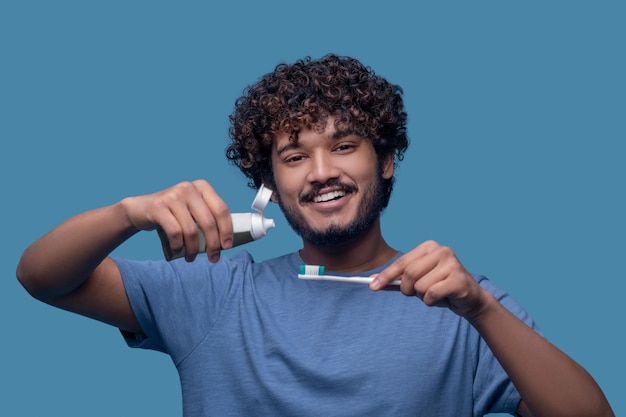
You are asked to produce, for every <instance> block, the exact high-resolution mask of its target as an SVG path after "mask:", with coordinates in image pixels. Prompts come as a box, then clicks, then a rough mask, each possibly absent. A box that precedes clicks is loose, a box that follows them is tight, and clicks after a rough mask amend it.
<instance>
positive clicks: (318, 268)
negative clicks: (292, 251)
mask: <svg viewBox="0 0 626 417" xmlns="http://www.w3.org/2000/svg"><path fill="white" fill-rule="evenodd" d="M300 274H302V275H317V276H319V275H324V267H323V266H322V265H300Z"/></svg>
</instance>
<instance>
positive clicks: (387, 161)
mask: <svg viewBox="0 0 626 417" xmlns="http://www.w3.org/2000/svg"><path fill="white" fill-rule="evenodd" d="M394 168H395V165H394V153H393V152H391V153H388V154H387V155H385V156H383V178H384V179H386V180H388V179H389V178H391V177H393V171H394Z"/></svg>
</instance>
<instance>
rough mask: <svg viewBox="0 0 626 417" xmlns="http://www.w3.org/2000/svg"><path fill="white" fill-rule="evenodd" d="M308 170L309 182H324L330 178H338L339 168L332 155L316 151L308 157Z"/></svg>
mask: <svg viewBox="0 0 626 417" xmlns="http://www.w3.org/2000/svg"><path fill="white" fill-rule="evenodd" d="M310 158H311V159H310V168H311V169H310V171H309V174H308V176H307V180H308V181H309V182H311V183H316V182H318V183H322V184H323V183H325V182H327V181H328V180H330V179H334V178H339V173H340V168H339V166H338V164H337V163H336V161H334V160H333V157H332V155H330V154H328V153H327V152H317V153H315V154H314V155H312V156H311V157H310Z"/></svg>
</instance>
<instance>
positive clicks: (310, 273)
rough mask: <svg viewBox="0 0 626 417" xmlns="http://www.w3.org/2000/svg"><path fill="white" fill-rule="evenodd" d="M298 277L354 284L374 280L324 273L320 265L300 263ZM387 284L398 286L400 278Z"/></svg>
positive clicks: (367, 282)
mask: <svg viewBox="0 0 626 417" xmlns="http://www.w3.org/2000/svg"><path fill="white" fill-rule="evenodd" d="M298 278H300V279H307V280H312V281H338V282H352V283H356V284H369V283H370V282H372V281H373V280H374V278H372V277H342V276H337V275H325V274H324V266H322V265H300V273H299V274H298ZM388 285H394V286H400V280H399V279H397V280H395V281H391V282H390V283H389V284H388Z"/></svg>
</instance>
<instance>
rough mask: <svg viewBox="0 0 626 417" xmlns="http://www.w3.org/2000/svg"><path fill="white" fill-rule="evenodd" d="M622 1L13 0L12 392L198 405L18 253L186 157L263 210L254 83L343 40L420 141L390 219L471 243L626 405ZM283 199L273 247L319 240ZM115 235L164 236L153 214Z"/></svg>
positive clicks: (91, 401) (6, 57)
mask: <svg viewBox="0 0 626 417" xmlns="http://www.w3.org/2000/svg"><path fill="white" fill-rule="evenodd" d="M209 3H213V4H209ZM625 12H626V8H625V6H624V3H623V2H618V1H597V2H591V1H573V0H572V1H542V2H538V1H535V2H533V1H531V2H512V1H476V2H468V1H441V2H408V1H406V2H401V1H394V0H387V1H376V2H369V1H363V0H361V1H340V0H334V1H326V0H323V1H316V2H295V1H281V2H276V1H265V2H253V1H248V2H242V1H230V2H197V1H193V2H161V1H123V2H122V1H108V2H93V1H92V2H89V1H63V0H62V1H55V2H48V1H21V2H17V1H5V2H2V4H1V5H0V48H1V49H0V137H1V143H2V146H1V151H0V163H1V165H0V170H1V172H0V173H1V175H0V178H1V180H0V181H2V190H3V191H2V194H3V197H2V205H1V210H2V216H1V221H2V227H1V228H0V230H1V232H2V235H3V238H2V243H0V245H2V246H1V248H2V251H1V258H0V259H1V262H0V268H1V272H2V274H1V276H2V279H1V280H0V320H1V322H0V324H1V327H0V328H1V329H2V333H1V334H0V352H1V356H0V358H1V361H2V362H1V363H2V365H1V368H0V385H1V389H0V415H3V416H46V415H62V416H65V417H71V416H81V417H83V416H131V415H140V416H144V415H158V416H177V415H181V399H180V389H179V384H178V377H177V375H176V371H175V368H174V366H173V365H172V363H171V362H170V360H169V358H168V357H167V356H165V355H163V354H160V353H154V352H147V351H141V350H131V349H128V348H127V347H126V346H125V344H124V342H123V341H122V339H121V337H120V336H119V334H118V331H117V330H116V329H114V328H111V327H108V326H106V325H104V324H100V323H97V322H93V321H91V320H89V319H86V318H83V317H80V316H76V315H72V314H70V313H67V312H64V311H61V310H56V309H54V308H52V307H49V306H47V305H45V304H42V303H39V302H37V301H35V300H34V299H32V298H30V297H29V296H28V294H27V293H26V292H25V291H24V290H23V289H22V288H21V287H20V286H19V284H18V283H17V281H16V279H15V267H16V265H17V262H18V260H19V257H20V255H21V252H22V251H23V250H24V249H25V248H26V247H27V246H28V245H29V244H30V243H31V242H32V241H34V240H35V239H37V238H38V237H39V236H40V235H42V234H43V233H45V232H46V231H48V230H49V229H51V228H52V227H54V226H55V225H57V224H58V223H60V222H61V221H63V220H64V219H66V218H68V217H70V216H72V215H75V214H77V213H79V212H82V211H85V210H88V209H90V208H95V207H99V206H103V205H107V204H111V203H114V202H116V201H118V200H120V199H122V198H124V197H126V196H129V195H136V194H143V193H150V192H154V191H158V190H160V189H163V188H165V187H168V186H170V185H173V184H175V183H176V182H179V181H181V180H193V179H197V178H206V179H207V180H209V181H210V182H212V184H213V185H214V186H215V188H216V189H217V190H218V191H219V192H220V193H221V194H222V196H223V197H224V199H225V200H226V201H227V202H228V203H229V204H230V206H231V208H232V209H233V210H234V211H247V210H248V209H249V205H250V203H251V201H252V198H253V197H254V191H252V190H251V189H249V188H247V187H246V181H245V179H244V177H243V175H242V174H240V173H239V172H238V171H237V170H236V168H234V167H232V166H230V165H229V164H228V163H227V162H226V160H225V158H224V148H225V146H226V144H227V129H228V115H229V114H230V112H231V111H232V109H233V104H234V101H235V99H236V98H237V97H239V96H240V95H241V93H242V90H243V89H244V87H245V86H247V85H249V84H251V83H253V82H255V81H256V80H257V79H258V77H259V76H261V75H262V74H264V73H266V72H268V71H271V70H272V69H273V68H274V66H275V65H276V64H278V63H280V62H283V61H289V62H291V61H293V60H295V59H297V58H301V57H304V56H307V55H310V56H312V57H315V58H317V57H320V56H322V55H324V54H326V53H328V52H334V53H337V54H341V55H350V56H354V57H356V58H358V59H360V60H361V61H362V62H363V63H365V64H366V65H368V66H371V67H372V68H373V69H374V70H375V71H376V72H377V73H378V74H380V75H382V76H384V77H386V78H388V79H389V80H390V81H391V82H394V83H398V84H400V85H401V86H402V87H403V89H404V93H405V100H406V107H407V110H408V113H409V135H410V138H411V140H412V143H411V146H410V148H409V151H408V153H407V155H406V159H405V161H404V162H403V164H402V165H401V166H400V168H399V170H398V171H397V177H398V182H397V187H396V191H395V193H394V195H393V196H392V199H391V204H390V207H389V208H388V209H387V211H386V212H385V213H384V215H383V228H384V232H385V237H386V239H387V240H388V241H389V242H390V243H391V244H392V245H393V246H394V247H396V248H397V249H401V250H410V249H411V248H413V247H414V246H416V245H417V244H419V243H420V242H422V241H424V240H426V239H435V240H438V241H440V242H441V243H444V244H447V245H450V246H452V247H453V249H455V251H456V252H457V254H458V256H459V258H460V259H461V261H462V262H464V263H465V264H466V266H467V267H468V268H469V269H470V270H472V271H473V272H477V273H482V274H485V275H487V276H489V277H490V279H491V280H493V281H494V282H495V283H496V284H497V285H499V286H500V287H503V288H505V289H507V290H508V291H509V292H510V293H511V294H512V295H513V296H514V297H515V298H516V299H518V301H520V302H521V303H522V304H523V305H524V306H525V307H526V308H527V309H528V311H529V312H530V313H531V314H532V315H533V317H534V318H535V319H536V321H537V322H538V323H539V325H540V327H541V328H542V329H543V331H544V332H545V334H546V335H547V337H548V338H549V339H550V340H551V341H552V342H553V343H555V344H556V345H557V346H559V347H560V348H561V349H562V350H564V351H565V352H566V353H568V354H569V355H570V356H572V357H573V358H574V359H575V360H576V361H578V362H579V363H580V364H581V365H583V366H584V367H585V368H586V369H587V370H589V371H590V372H591V373H592V375H593V376H594V377H595V378H596V380H597V381H598V383H599V384H600V386H601V387H602V389H603V390H604V392H605V393H606V395H607V397H608V398H609V401H610V403H611V404H612V406H613V408H614V411H615V412H616V414H617V415H626V396H625V395H624V394H625V392H624V383H623V375H624V373H625V372H626V360H625V359H624V347H623V341H624V335H625V325H624V319H625V318H626V314H625V313H624V307H623V299H624V291H625V289H626V285H625V282H626V273H625V272H624V266H623V261H624V259H625V257H626V255H625V253H626V244H625V243H624V242H625V240H624V236H625V234H626V222H625V220H624V213H626V204H625V203H624V189H625V187H624V182H625V179H626V163H625V162H624V159H625V158H624V157H625V152H624V141H625V140H626V128H625V126H626V124H625V116H626V98H625V97H626V88H625V87H626V84H625V74H626V65H625V51H626V49H625V48H624V46H625V45H624V44H625V41H626V29H625V27H626V25H625V24H624V21H625V18H626V13H625ZM268 215H269V216H270V217H274V218H275V220H276V222H277V227H276V229H274V230H272V231H271V232H270V234H269V235H268V236H267V237H266V238H264V239H263V240H261V241H258V242H255V243H253V244H250V245H249V246H248V250H249V251H251V252H252V253H253V255H254V256H255V257H256V258H257V259H259V260H260V259H265V258H268V257H272V256H274V255H278V254H282V253H284V252H287V251H293V250H295V249H298V248H299V247H300V241H299V239H298V238H297V237H296V236H295V235H294V234H293V233H292V232H291V230H290V229H289V226H288V225H287V224H286V222H285V221H284V218H283V217H282V215H281V214H280V212H279V210H278V209H277V207H275V206H271V207H270V208H269V209H268ZM96 232H97V231H94V233H96ZM116 254H118V255H121V256H127V257H132V258H138V259H159V258H161V256H162V254H161V249H160V245H159V241H158V238H157V235H156V233H149V232H145V233H142V234H140V235H137V236H135V237H134V238H132V239H131V240H130V241H128V242H127V243H126V244H124V245H123V246H122V247H120V248H119V249H118V250H117V251H116ZM312 314H315V312H312ZM389 319H390V320H392V319H393V318H389ZM381 366H382V364H381ZM242 395H245V393H242Z"/></svg>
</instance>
